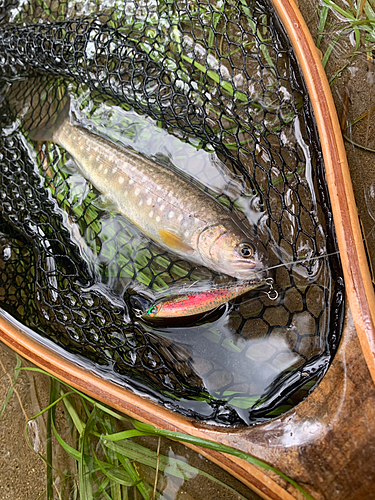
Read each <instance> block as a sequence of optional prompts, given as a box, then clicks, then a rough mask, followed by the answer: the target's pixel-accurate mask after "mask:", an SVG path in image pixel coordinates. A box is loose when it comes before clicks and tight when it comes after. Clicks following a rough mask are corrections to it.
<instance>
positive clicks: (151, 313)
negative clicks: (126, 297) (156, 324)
mask: <svg viewBox="0 0 375 500" xmlns="http://www.w3.org/2000/svg"><path fill="white" fill-rule="evenodd" d="M157 311H158V308H157V307H156V306H152V307H150V309H149V310H148V311H147V316H151V318H153V317H154V316H156V313H157Z"/></svg>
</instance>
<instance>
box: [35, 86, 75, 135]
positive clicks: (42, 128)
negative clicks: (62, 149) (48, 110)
mask: <svg viewBox="0 0 375 500" xmlns="http://www.w3.org/2000/svg"><path fill="white" fill-rule="evenodd" d="M69 115H70V98H69V95H68V94H66V95H65V96H64V99H63V100H62V101H61V102H60V103H59V107H58V108H57V109H56V110H55V111H54V113H53V114H52V116H50V117H48V119H46V120H43V121H42V122H41V123H39V124H38V125H37V126H36V127H32V128H30V129H29V130H27V131H26V132H27V136H28V138H29V139H31V140H32V141H53V139H54V134H55V132H56V131H57V130H58V129H59V128H60V126H61V125H62V123H63V122H64V121H65V120H69Z"/></svg>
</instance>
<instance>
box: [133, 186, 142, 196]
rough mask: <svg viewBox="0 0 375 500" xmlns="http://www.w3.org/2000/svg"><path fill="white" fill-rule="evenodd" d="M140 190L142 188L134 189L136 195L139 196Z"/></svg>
mask: <svg viewBox="0 0 375 500" xmlns="http://www.w3.org/2000/svg"><path fill="white" fill-rule="evenodd" d="M140 192H141V190H140V189H138V188H137V189H136V190H135V191H134V193H135V196H138V195H139V193H140Z"/></svg>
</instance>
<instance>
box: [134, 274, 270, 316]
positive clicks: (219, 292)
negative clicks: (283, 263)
mask: <svg viewBox="0 0 375 500" xmlns="http://www.w3.org/2000/svg"><path fill="white" fill-rule="evenodd" d="M264 285H268V286H269V290H268V291H267V292H265V293H266V294H267V295H268V297H269V298H270V299H271V300H276V299H277V297H278V295H279V294H278V293H277V291H276V290H275V289H274V288H273V279H272V278H267V279H265V280H250V281H238V282H235V283H229V284H225V285H221V286H218V287H215V288H210V289H208V290H199V291H190V292H188V293H184V294H179V295H175V296H172V297H168V298H163V299H160V300H159V301H157V302H155V303H154V304H153V305H152V306H151V307H149V308H148V309H146V310H144V311H136V315H137V316H138V317H140V318H142V319H144V320H157V319H167V318H180V317H187V316H195V315H197V314H202V313H205V312H208V311H212V310H213V309H216V308H217V307H219V306H221V305H222V304H225V303H226V302H228V301H230V300H232V299H234V298H236V297H239V296H240V295H243V294H245V293H246V292H249V291H250V290H254V289H256V288H259V287H262V286H264Z"/></svg>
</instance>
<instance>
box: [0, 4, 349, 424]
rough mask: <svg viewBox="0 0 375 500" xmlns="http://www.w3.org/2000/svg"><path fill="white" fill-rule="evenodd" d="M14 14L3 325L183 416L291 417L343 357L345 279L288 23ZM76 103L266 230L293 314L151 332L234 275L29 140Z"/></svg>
mask: <svg viewBox="0 0 375 500" xmlns="http://www.w3.org/2000/svg"><path fill="white" fill-rule="evenodd" d="M1 12H2V18H1V24H0V58H1V127H2V134H1V139H0V140H1V147H0V151H1V153H0V273H1V274H0V307H1V308H2V310H3V311H6V312H7V313H8V314H9V313H10V314H11V315H12V317H13V318H14V319H15V320H16V321H18V322H21V323H22V324H23V325H24V326H25V327H27V328H28V329H30V330H32V331H33V332H36V334H38V335H39V338H44V339H46V340H45V342H51V341H52V342H54V343H55V344H56V345H57V346H59V347H60V348H61V347H62V348H63V349H64V351H65V352H66V353H69V356H73V359H75V360H76V362H77V363H80V364H84V365H86V366H87V367H88V368H89V369H94V370H96V371H98V372H100V373H102V374H103V376H106V377H109V378H111V379H113V380H114V381H115V382H117V383H121V384H123V385H125V386H127V387H129V388H131V389H132V390H134V391H136V392H139V393H141V394H146V395H147V396H148V397H152V398H153V399H156V400H157V401H159V402H160V403H161V404H164V405H165V406H167V407H169V408H172V409H174V410H177V411H180V412H182V413H184V414H187V415H191V416H193V417H196V418H201V419H206V420H210V421H216V422H220V423H232V424H239V423H250V422H257V421H261V420H264V419H266V418H270V417H273V416H274V415H278V414H280V413H281V412H282V411H285V410H286V409H288V408H291V407H292V406H293V405H294V404H296V403H297V402H298V401H300V400H301V399H302V398H303V397H305V396H306V395H307V394H308V393H309V391H311V390H312V389H313V387H314V386H315V385H316V383H317V382H318V381H319V380H320V378H321V377H322V376H323V374H324V373H325V371H326V369H327V367H328V365H329V362H330V360H331V357H332V355H333V353H334V351H335V349H336V346H337V342H338V339H339V335H340V328H341V319H342V309H343V281H342V277H341V271H340V267H339V264H338V258H337V256H336V255H333V256H330V257H329V256H326V255H327V254H331V253H333V252H335V251H336V250H337V249H336V247H335V240H334V234H333V227H332V218H331V213H330V206H329V199H328V195H327V190H326V183H325V177H324V167H323V160H322V156H321V153H320V148H319V142H318V139H317V135H316V130H315V124H314V118H313V116H312V112H311V109H310V103H309V98H308V95H307V92H306V90H305V86H304V82H303V78H302V76H301V73H300V70H299V68H298V65H297V63H296V61H295V58H294V55H293V52H292V49H291V46H290V44H289V42H288V40H287V38H286V36H285V34H284V32H283V29H282V28H281V26H280V25H279V22H278V20H277V18H276V16H275V14H274V12H273V9H272V7H271V5H270V4H268V3H267V2H266V1H261V2H259V1H256V2H255V1H254V2H252V1H251V0H248V1H245V0H240V1H231V0H217V1H214V0H213V1H212V2H204V1H202V2H201V1H196V0H191V1H189V2H187V1H172V2H170V1H166V0H144V1H135V0H134V1H128V0H119V1H115V0H104V1H96V2H95V1H90V0H87V1H79V2H78V1H77V2H75V1H74V0H73V1H69V2H65V1H63V0H53V1H51V0H43V1H41V0H38V1H34V0H33V1H26V2H25V1H23V0H22V1H21V0H20V1H15V2H10V3H6V4H5V5H3V7H2V9H1ZM67 93H68V94H69V95H70V101H71V110H72V113H73V114H74V120H75V121H76V123H77V124H79V125H80V126H81V127H84V128H86V129H88V130H91V131H93V132H94V133H96V134H99V135H101V136H102V137H105V138H107V139H109V140H111V141H113V142H116V143H117V144H119V145H121V146H123V147H124V148H130V149H132V150H133V151H136V152H138V153H139V155H140V161H142V157H149V158H152V159H154V160H155V161H157V162H159V163H162V164H165V165H166V167H167V168H175V169H179V170H180V171H182V172H183V173H184V174H183V175H185V176H186V177H188V178H189V179H190V180H191V182H193V183H196V184H198V185H199V186H200V187H201V188H202V189H204V190H205V191H206V192H207V193H209V194H210V195H211V196H214V197H215V198H217V199H218V200H219V201H220V202H221V203H223V204H225V205H227V206H229V207H230V208H231V210H234V211H237V212H239V211H240V212H241V213H243V214H246V213H251V214H256V216H255V219H254V221H253V222H255V231H256V232H257V235H258V237H259V238H260V240H261V241H262V242H263V244H264V246H265V248H266V252H267V254H268V259H269V264H270V266H271V265H272V266H276V265H278V264H281V265H279V266H278V267H276V268H274V269H273V270H271V271H269V276H272V277H273V279H274V282H275V285H274V286H275V288H276V289H277V291H278V293H279V297H278V299H277V300H276V301H271V300H270V299H269V298H268V297H267V295H265V294H262V293H258V294H255V295H253V296H252V297H250V298H249V296H245V297H243V298H240V299H237V300H235V301H233V302H232V303H230V304H229V305H228V306H226V307H224V308H221V309H219V311H217V312H216V313H214V314H213V315H211V317H209V318H208V319H207V318H206V319H204V320H201V322H200V323H199V322H198V323H197V322H190V324H188V322H186V324H185V325H181V324H177V325H176V324H173V323H171V324H164V325H161V326H152V325H150V324H146V323H144V322H142V321H140V320H139V319H137V317H136V316H135V315H134V307H135V304H139V303H141V304H144V303H147V302H152V298H153V296H154V294H155V293H156V292H158V293H163V292H165V293H168V290H170V289H171V287H172V286H173V287H174V288H173V289H176V287H178V286H189V285H191V284H193V283H195V282H196V281H199V282H203V283H206V284H207V285H208V286H209V285H210V283H213V282H217V280H219V281H220V279H221V277H220V276H217V275H215V274H214V273H213V272H212V271H210V270H209V269H207V268H203V267H199V266H195V265H194V264H192V263H190V262H188V261H184V260H183V259H181V258H179V257H177V256H176V255H173V254H172V253H168V252H167V251H166V250H165V249H163V248H162V247H159V246H158V245H157V244H156V243H154V242H152V241H150V240H148V239H147V238H146V237H145V236H144V235H143V234H142V232H141V231H139V230H138V229H137V228H136V227H134V226H133V225H132V224H131V223H130V222H129V221H127V220H126V219H125V218H124V217H122V216H121V215H120V214H118V213H117V212H116V211H114V210H112V209H111V208H110V207H108V206H106V204H105V203H104V201H105V200H103V193H102V192H99V191H97V190H96V189H95V188H94V187H93V186H92V185H91V184H90V183H89V182H88V181H87V180H86V179H85V178H84V177H82V176H81V175H80V173H79V171H78V169H77V166H76V165H75V161H74V157H72V156H70V155H69V154H68V153H67V152H66V151H64V150H63V149H62V148H61V147H60V146H58V145H57V144H54V143H53V142H35V141H31V140H29V139H28V133H27V132H28V130H30V129H32V128H33V127H36V126H40V125H41V124H42V125H43V124H44V123H53V121H54V120H55V119H56V116H58V113H59V105H60V103H61V102H62V100H63V99H64V96H66V95H67ZM103 191H104V194H105V187H104V189H103ZM200 209H201V210H204V207H200ZM244 217H245V215H244ZM316 257H319V258H316ZM56 348H58V347H56Z"/></svg>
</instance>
